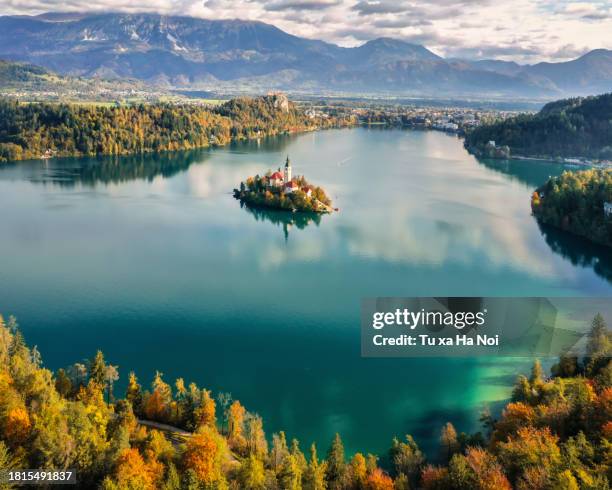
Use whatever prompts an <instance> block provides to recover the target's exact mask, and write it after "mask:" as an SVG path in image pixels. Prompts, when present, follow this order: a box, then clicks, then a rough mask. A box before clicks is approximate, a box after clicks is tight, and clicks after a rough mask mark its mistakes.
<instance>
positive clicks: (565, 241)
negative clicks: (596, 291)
mask: <svg viewBox="0 0 612 490" xmlns="http://www.w3.org/2000/svg"><path fill="white" fill-rule="evenodd" d="M538 227H539V228H540V232H541V233H542V236H543V237H544V239H545V240H546V243H547V244H548V245H549V246H550V248H551V250H553V252H555V253H557V254H559V255H561V256H562V257H563V258H564V259H567V260H569V261H570V262H571V263H572V264H573V265H575V266H578V267H584V268H592V269H593V270H594V271H595V273H597V275H599V276H601V277H603V278H604V279H607V280H608V281H610V282H612V254H610V249H609V248H607V247H604V246H603V245H598V244H596V243H592V242H590V241H588V240H586V239H584V238H581V237H578V236H576V235H572V234H571V233H568V232H566V231H563V230H559V229H557V228H555V227H553V226H550V225H545V224H543V223H539V222H538Z"/></svg>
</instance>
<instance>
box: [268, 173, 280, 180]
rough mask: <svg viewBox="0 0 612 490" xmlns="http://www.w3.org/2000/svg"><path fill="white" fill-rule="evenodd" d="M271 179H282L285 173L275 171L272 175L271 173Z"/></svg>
mask: <svg viewBox="0 0 612 490" xmlns="http://www.w3.org/2000/svg"><path fill="white" fill-rule="evenodd" d="M270 178H271V179H282V178H283V174H281V173H280V172H274V173H273V174H272V175H270Z"/></svg>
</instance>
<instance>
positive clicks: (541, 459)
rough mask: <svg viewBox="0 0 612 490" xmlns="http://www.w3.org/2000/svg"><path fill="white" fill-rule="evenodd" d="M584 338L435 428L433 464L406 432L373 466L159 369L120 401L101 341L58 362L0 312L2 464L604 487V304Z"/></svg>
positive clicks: (386, 489)
mask: <svg viewBox="0 0 612 490" xmlns="http://www.w3.org/2000/svg"><path fill="white" fill-rule="evenodd" d="M587 340H588V342H587V346H586V356H585V357H584V358H582V359H578V358H576V357H570V356H563V357H561V358H560V359H559V362H558V363H557V364H556V365H555V366H553V369H552V376H551V377H547V376H546V375H545V374H544V372H543V370H542V367H541V365H540V363H539V362H538V361H536V362H535V363H534V365H533V369H532V371H531V374H530V376H528V377H527V376H522V375H521V376H519V377H518V378H517V381H516V385H515V388H514V391H513V394H512V401H511V403H509V404H508V405H507V406H506V407H505V409H504V410H503V412H502V414H501V417H500V418H499V419H494V418H493V417H492V416H491V415H490V414H487V413H485V414H483V416H482V420H483V422H484V427H485V431H486V432H485V433H484V434H482V433H478V434H474V435H470V436H468V435H466V434H464V433H457V430H456V429H455V427H453V425H452V424H450V423H448V424H446V425H445V426H444V427H442V429H441V432H440V454H439V458H437V459H438V460H439V461H440V460H441V462H442V464H441V465H431V464H428V462H427V457H426V455H425V454H424V453H423V452H422V451H421V450H420V449H419V446H418V444H417V442H416V441H415V440H414V439H413V438H412V437H411V436H409V435H408V436H403V437H401V438H400V439H394V440H393V441H391V444H390V449H389V452H388V456H387V458H386V460H387V463H386V464H385V465H384V466H382V464H381V463H380V462H379V458H378V456H376V455H372V454H368V455H364V454H362V453H360V452H358V453H356V454H354V455H352V456H350V457H347V455H346V454H345V451H344V447H343V443H342V439H341V438H340V436H339V435H336V436H335V437H334V438H333V440H332V441H331V445H330V447H329V450H328V451H327V453H326V456H325V457H321V453H320V452H317V447H316V446H315V445H314V444H312V445H311V446H310V449H309V450H308V451H304V445H301V444H300V442H299V441H297V440H296V439H292V440H290V439H288V438H287V436H286V435H285V433H284V432H278V433H276V434H273V435H272V437H271V438H268V437H266V434H265V432H264V421H263V420H262V418H261V417H260V416H258V415H257V414H255V413H252V412H248V411H247V410H246V409H245V407H244V406H243V405H242V404H241V403H240V402H239V401H238V400H234V399H232V396H231V395H230V394H228V393H218V394H217V395H216V396H214V395H213V393H211V392H210V391H209V390H207V389H204V388H201V387H198V386H197V385H196V384H194V383H191V384H189V385H188V386H187V385H186V384H185V382H184V380H183V379H182V378H179V379H177V380H176V382H175V383H174V387H172V386H170V385H169V384H168V383H167V382H166V381H165V380H164V379H163V377H162V375H161V374H160V373H159V372H158V373H156V374H155V376H154V378H153V382H152V383H151V385H150V388H149V389H146V388H143V387H142V386H141V384H140V383H139V382H138V380H137V378H136V376H135V375H134V373H130V374H129V376H128V382H127V391H126V394H125V398H121V399H116V398H115V395H116V393H115V392H114V390H113V387H114V384H115V382H116V381H117V380H118V379H119V376H120V374H119V370H118V368H117V366H113V365H112V364H109V363H108V362H107V361H106V360H105V358H104V355H103V354H102V353H101V352H99V351H98V353H97V354H96V355H95V356H94V357H93V358H92V359H91V360H87V361H85V362H77V363H75V364H73V365H71V366H69V367H67V368H66V369H59V370H57V371H56V372H55V373H53V372H51V371H50V370H48V369H46V368H45V367H44V364H43V361H42V357H41V354H40V352H39V351H38V350H37V349H36V347H34V348H29V347H28V346H27V344H26V342H25V340H24V337H23V335H22V333H21V331H20V329H19V327H18V325H17V322H16V320H15V319H14V318H11V319H9V320H8V322H6V323H5V322H4V321H3V320H2V317H0V468H2V469H23V468H41V469H54V470H63V469H67V468H70V469H73V470H75V471H76V472H77V481H78V487H79V488H87V489H90V488H101V489H103V490H124V489H134V490H136V489H138V490H153V489H164V490H179V489H189V490H196V489H219V490H220V489H236V490H237V489H241V490H242V489H251V490H267V489H269V490H300V489H307V490H326V489H328V490H332V489H333V490H410V489H417V488H422V489H425V490H435V489H441V490H474V489H476V490H493V489H494V490H510V489H511V488H516V489H519V490H547V489H564V490H574V489H576V490H577V489H588V490H602V489H606V488H610V486H609V481H610V479H611V477H612V361H611V360H610V356H611V354H612V347H611V346H612V344H611V340H612V339H611V335H610V333H609V331H608V329H607V326H606V323H605V321H604V318H603V317H602V316H601V315H596V316H595V318H594V320H593V322H592V325H591V329H590V335H589V336H588V339H587ZM159 423H163V424H172V425H173V426H176V427H180V428H182V429H184V430H183V431H180V430H178V429H175V430H168V427H167V426H160V425H159ZM373 423H376V421H375V419H373ZM156 424H157V426H156ZM151 427H157V428H151ZM158 429H159V430H158ZM305 453H306V454H305ZM3 488H5V487H3Z"/></svg>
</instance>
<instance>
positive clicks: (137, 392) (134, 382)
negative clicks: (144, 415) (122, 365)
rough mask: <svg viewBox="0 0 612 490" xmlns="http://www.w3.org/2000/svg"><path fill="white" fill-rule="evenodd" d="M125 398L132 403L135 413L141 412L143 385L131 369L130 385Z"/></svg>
mask: <svg viewBox="0 0 612 490" xmlns="http://www.w3.org/2000/svg"><path fill="white" fill-rule="evenodd" d="M125 398H126V400H127V401H129V402H130V403H131V404H132V408H133V409H134V412H135V413H141V410H142V387H141V386H140V385H139V384H138V379H137V378H136V374H135V373H134V371H131V372H130V374H129V376H128V385H127V390H126V393H125Z"/></svg>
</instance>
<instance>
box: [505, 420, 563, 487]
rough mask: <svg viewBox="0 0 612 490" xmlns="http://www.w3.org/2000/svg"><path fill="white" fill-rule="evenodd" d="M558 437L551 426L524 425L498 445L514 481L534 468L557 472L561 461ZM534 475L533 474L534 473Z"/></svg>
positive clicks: (552, 472)
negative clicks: (553, 433)
mask: <svg viewBox="0 0 612 490" xmlns="http://www.w3.org/2000/svg"><path fill="white" fill-rule="evenodd" d="M557 441H558V438H557V437H556V436H554V435H552V434H551V432H550V429H549V428H547V427H546V428H543V429H537V428H534V427H522V428H520V429H519V430H518V431H517V433H516V435H514V436H510V437H509V438H508V441H507V442H501V443H500V444H499V445H498V449H497V452H498V455H499V459H500V461H501V462H502V464H503V466H504V468H505V469H506V470H507V471H508V475H509V476H510V478H511V479H512V480H514V481H516V480H518V478H519V477H521V475H525V473H526V472H527V471H528V470H530V469H534V468H541V469H544V470H545V471H546V472H547V473H548V474H549V475H553V474H555V472H556V471H557V470H558V468H559V465H560V463H561V451H560V449H559V446H558V445H557ZM532 476H533V475H532Z"/></svg>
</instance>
